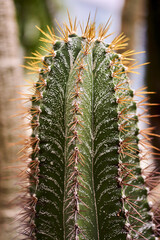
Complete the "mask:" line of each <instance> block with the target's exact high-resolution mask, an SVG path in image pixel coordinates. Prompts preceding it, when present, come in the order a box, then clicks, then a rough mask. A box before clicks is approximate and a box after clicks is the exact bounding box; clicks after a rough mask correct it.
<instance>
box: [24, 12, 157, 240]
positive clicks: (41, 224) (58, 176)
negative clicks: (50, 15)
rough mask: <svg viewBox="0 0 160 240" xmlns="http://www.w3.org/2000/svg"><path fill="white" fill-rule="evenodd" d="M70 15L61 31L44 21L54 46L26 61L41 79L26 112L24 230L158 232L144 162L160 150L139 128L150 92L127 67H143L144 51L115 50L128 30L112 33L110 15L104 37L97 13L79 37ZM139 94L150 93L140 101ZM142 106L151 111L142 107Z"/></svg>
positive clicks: (46, 235) (124, 235)
mask: <svg viewBox="0 0 160 240" xmlns="http://www.w3.org/2000/svg"><path fill="white" fill-rule="evenodd" d="M68 17H69V25H67V24H66V23H64V24H63V27H61V26H60V25H59V24H58V25H59V32H60V35H61V36H60V37H56V36H55V34H54V31H53V29H51V28H49V27H48V26H47V29H48V30H47V32H44V31H43V30H41V29H40V28H38V27H37V28H38V29H39V30H40V31H41V33H42V34H43V37H42V38H41V39H40V41H43V42H44V43H45V44H46V47H42V48H41V49H42V50H44V51H45V52H47V54H46V55H45V56H42V55H41V54H40V53H39V52H38V51H37V52H35V53H33V56H32V57H27V58H28V59H30V60H29V62H28V64H27V66H25V68H27V69H29V70H30V73H31V74H35V73H37V74H38V75H39V79H38V81H37V82H36V83H35V84H34V85H33V87H32V94H31V95H29V98H28V96H27V99H29V100H31V103H32V104H31V106H30V107H26V108H25V111H24V112H23V114H24V115H25V116H26V114H27V116H29V125H30V126H31V129H32V134H31V136H30V137H29V138H28V139H27V140H26V139H25V141H24V146H23V149H22V151H21V152H22V156H21V157H20V158H21V160H22V161H25V162H27V170H26V169H25V171H23V176H22V180H23V181H24V184H25V185H27V188H25V189H27V191H25V194H24V196H23V198H21V199H23V201H22V200H21V201H22V203H23V204H22V205H23V209H24V212H23V213H22V219H23V224H22V225H23V226H22V232H23V234H24V235H25V236H26V238H25V239H34V240H35V239H38V240H40V239H43V240H61V239H66V240H71V239H75V240H78V239H79V240H80V239H87V240H98V239H101V240H102V239H104V240H105V239H107V240H108V239H112V240H117V239H121V240H123V239H148V240H154V239H156V236H158V234H159V233H158V228H157V226H156V223H157V221H158V220H157V219H158V217H157V216H156V213H157V212H158V210H156V211H155V209H154V208H151V207H152V206H151V205H152V202H149V204H148V202H147V196H148V192H149V190H148V188H147V187H146V186H147V184H148V183H149V180H150V179H151V180H152V182H154V183H155V180H154V177H153V174H146V172H147V171H144V170H141V168H140V161H141V160H145V159H147V154H148V151H149V154H150V153H151V152H152V150H153V149H155V148H154V147H153V146H152V145H151V143H150V139H149V136H154V134H153V133H151V128H147V129H144V130H141V131H140V130H139V128H138V121H140V120H144V117H145V115H146V109H145V108H144V106H145V105H147V103H146V100H147V99H146V97H145V94H147V92H146V88H141V89H139V90H137V91H136V92H135V93H134V92H133V91H132V90H131V88H130V86H129V78H128V75H127V73H128V72H135V69H136V68H138V67H140V66H141V65H137V64H136V63H132V60H133V59H132V58H131V55H134V54H137V53H135V52H134V51H132V50H127V51H125V52H123V53H122V54H118V53H117V52H116V51H117V50H119V49H125V48H126V46H127V41H128V39H127V38H126V37H125V36H124V35H123V34H120V35H119V36H117V37H115V38H114V40H113V41H112V42H111V43H110V44H107V43H105V42H104V40H105V39H107V37H108V36H110V34H109V33H108V30H109V27H110V20H109V21H108V22H107V24H106V25H100V26H99V27H98V37H96V29H95V21H93V22H92V21H91V20H90V16H89V18H88V21H87V24H86V26H85V27H83V26H81V25H80V27H81V31H82V36H80V37H79V36H78V35H77V34H76V30H77V21H76V19H75V21H74V23H73V22H72V20H71V17H70V15H69V14H68ZM135 95H136V96H141V97H142V98H143V99H142V100H141V101H140V102H138V103H137V102H136V101H135V100H134V96H135ZM137 107H140V108H141V109H142V110H143V111H144V114H141V115H137V113H136V110H137ZM146 117H147V115H146ZM148 117H149V116H148ZM140 134H141V136H142V137H143V138H141V139H140V137H139V136H140ZM142 148H143V150H144V151H143V152H142V151H141V149H142ZM148 149H149V150H148ZM156 150H157V151H158V149H156ZM146 169H147V168H146ZM144 172H145V173H144ZM144 174H146V176H144ZM155 175H156V174H155ZM155 175H154V176H155ZM145 178H147V181H145V182H144V179H145ZM28 183H29V186H28ZM148 185H149V184H148ZM153 185H154V184H153ZM151 188H152V187H151ZM150 190H151V189H150ZM149 205H150V206H149ZM24 226H25V228H24ZM23 239H24V238H23Z"/></svg>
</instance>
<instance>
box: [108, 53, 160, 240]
mask: <svg viewBox="0 0 160 240" xmlns="http://www.w3.org/2000/svg"><path fill="white" fill-rule="evenodd" d="M107 52H109V51H108V50H107ZM131 53H132V55H133V53H134V52H133V51H131ZM129 55H130V51H126V52H124V53H123V54H122V55H118V58H115V59H114V62H111V64H110V65H111V66H112V67H113V74H112V77H113V78H114V79H115V80H114V82H115V93H116V96H117V103H118V118H119V131H120V142H119V150H118V153H119V165H118V179H117V180H118V184H119V185H120V187H121V189H122V199H121V201H122V204H123V211H124V214H125V217H126V224H125V227H126V230H127V231H128V234H127V239H134V237H133V236H134V235H135V234H136V235H137V236H140V237H142V239H147V238H145V237H144V236H143V234H142V233H141V232H139V231H137V230H136V228H137V227H138V228H140V226H143V225H144V224H145V223H144V222H143V217H142V216H141V214H140V213H139V208H140V206H138V205H139V203H138V202H139V201H140V200H138V199H137V198H136V197H135V196H134V194H133V196H131V195H129V196H126V194H125V187H124V186H132V187H133V188H137V189H142V190H144V191H146V193H148V191H149V190H148V188H147V187H145V188H144V180H143V178H142V177H141V179H139V177H138V175H136V174H137V171H138V173H139V174H141V171H142V170H141V169H140V164H139V163H138V162H137V160H138V161H139V159H140V160H143V161H145V160H146V154H148V155H149V154H151V152H149V151H148V152H147V153H146V151H147V149H146V147H150V148H153V149H154V147H153V146H152V145H151V144H150V143H149V141H150V138H149V136H156V137H159V135H157V134H154V133H151V130H152V128H146V129H144V130H141V131H139V129H138V126H137V123H138V121H140V120H141V118H142V121H144V117H145V118H147V117H151V116H149V115H147V116H144V114H145V113H146V111H147V110H146V109H144V107H143V106H146V105H150V104H148V103H147V102H146V101H147V100H148V98H146V97H144V95H145V94H153V92H147V91H145V90H146V88H141V89H139V90H138V91H137V92H135V95H136V96H140V97H143V98H144V99H143V100H142V101H139V102H138V103H137V104H136V102H135V101H134V100H133V97H134V93H133V91H132V90H131V89H130V88H129V85H128V78H124V74H126V73H127V72H133V69H135V68H136V66H135V65H134V64H130V66H129V67H124V65H122V66H121V65H120V64H121V63H123V61H122V60H124V56H125V61H126V60H127V61H128V59H127V58H126V57H127V56H129ZM129 60H133V59H129ZM118 64H119V68H117V69H116V67H117V65H118ZM139 66H140V65H138V67H139ZM153 105H156V104H153ZM137 107H141V108H142V109H143V111H144V112H143V114H140V115H138V116H137V115H136V108H137ZM143 116H144V117H143ZM155 117H156V116H155ZM145 122H146V121H145ZM147 123H148V122H147ZM134 125H135V126H137V129H135V131H136V132H135V133H133V136H132V137H129V136H127V135H130V133H131V131H133V130H132V126H134ZM128 133H129V134H128ZM138 135H141V136H142V137H143V139H141V140H139V138H138ZM147 135H148V136H147ZM137 144H138V145H137ZM144 144H145V145H144ZM141 145H143V147H145V154H143V155H142V154H141V152H143V151H141V150H140V146H141ZM156 150H157V151H159V149H156ZM152 154H155V153H152ZM140 155H141V156H140ZM126 156H127V157H130V158H131V159H135V160H134V162H135V163H134V164H133V163H132V162H130V163H129V162H125V161H124V159H125V157H126ZM136 159H137V160H136ZM148 167H150V166H148ZM152 171H153V170H152ZM143 173H144V174H146V169H144V170H143ZM152 173H153V172H152ZM157 175H158V174H157ZM142 176H144V175H142ZM157 177H158V176H156V179H155V180H154V179H153V176H148V182H149V183H153V185H154V187H155V185H156V180H157ZM144 178H145V177H144ZM137 179H139V183H140V185H139V184H137V185H136V184H134V181H135V182H136V180H137ZM132 182H133V183H132ZM145 182H146V181H145ZM146 185H147V184H146ZM149 189H151V187H150V188H149ZM146 195H147V194H146ZM126 205H128V206H127V207H126ZM149 205H150V207H152V206H151V204H150V202H149ZM142 212H143V211H142ZM155 213H157V210H156V212H155ZM148 214H149V215H151V216H152V222H150V227H151V228H152V230H153V232H154V233H155V234H156V236H159V230H158V224H157V222H158V221H157V219H156V218H157V217H156V214H153V212H149V213H148ZM131 219H132V220H134V222H133V221H131ZM148 219H149V218H148ZM150 220H151V219H150ZM131 222H132V224H131ZM155 223H156V224H155Z"/></svg>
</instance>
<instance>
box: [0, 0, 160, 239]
mask: <svg viewBox="0 0 160 240" xmlns="http://www.w3.org/2000/svg"><path fill="white" fill-rule="evenodd" d="M67 9H68V10H69V12H70V15H71V17H72V19H74V18H75V17H77V18H78V20H79V21H80V22H81V23H83V22H84V23H85V22H86V19H87V18H88V14H89V13H91V16H92V17H93V18H94V15H95V12H97V14H96V24H97V26H98V25H99V24H100V23H105V22H107V20H108V18H109V17H110V16H111V19H112V26H111V29H110V33H111V32H115V34H114V35H113V36H111V37H109V38H108V39H107V41H108V42H111V41H112V40H113V38H114V37H115V36H116V35H117V34H119V33H121V32H124V34H126V35H127V36H128V37H129V39H130V41H129V44H128V49H135V50H136V51H138V52H139V51H146V53H143V54H139V55H135V56H136V59H137V61H139V63H140V64H141V63H143V62H146V61H147V62H148V61H149V62H150V64H149V65H147V66H143V67H141V68H140V69H139V70H138V71H139V73H140V74H139V75H136V76H135V75H134V76H132V75H131V76H130V77H131V80H132V81H131V84H132V87H133V88H135V89H138V88H141V87H143V86H148V90H149V91H156V94H153V95H151V96H150V99H149V100H148V101H150V102H151V103H160V75H159V74H160V73H159V70H160V69H159V68H160V57H159V56H160V1H159V0H0V240H11V239H16V240H17V239H18V236H17V235H16V224H17V223H16V222H15V221H14V219H15V217H16V215H17V212H18V210H19V209H18V206H16V205H15V202H14V201H13V200H12V199H13V198H14V197H15V196H16V194H17V182H16V173H15V168H14V165H15V162H16V158H17V151H18V147H17V146H16V147H11V142H16V141H18V140H17V139H19V137H18V136H19V135H23V134H24V131H23V129H18V130H16V128H17V126H18V125H17V122H18V124H19V123H20V122H21V121H22V124H23V119H21V118H20V119H19V120H18V121H17V118H12V117H11V116H12V115H15V114H16V113H17V109H18V107H19V105H20V101H12V100H11V99H15V98H18V97H19V96H18V92H19V91H20V90H19V89H21V88H23V87H21V86H23V85H24V84H25V83H24V79H25V78H27V79H28V78H29V76H27V77H26V73H25V71H24V70H23V69H22V68H21V67H20V65H21V64H23V63H24V56H29V55H31V52H34V51H35V50H37V49H38V48H39V46H40V45H42V43H41V42H39V41H38V39H39V38H40V36H41V33H40V32H39V31H38V30H37V29H36V28H35V25H37V26H39V27H40V28H41V29H43V30H44V31H45V30H46V25H49V26H53V27H54V29H55V32H56V34H57V35H58V31H57V30H56V27H57V24H56V21H55V19H57V20H58V22H59V23H62V22H63V21H68V20H67ZM17 86H18V87H17ZM23 90H24V91H25V88H23ZM149 112H150V114H152V115H160V106H153V107H152V108H151V109H149ZM149 121H150V126H155V129H154V132H156V133H159V134H160V128H159V126H160V117H156V118H150V119H149ZM152 141H153V144H154V145H155V146H156V147H157V148H160V139H159V138H158V137H157V138H153V139H152ZM154 161H155V164H156V166H157V172H160V162H159V160H158V159H157V160H154ZM13 176H15V177H13ZM16 218H17V217H16Z"/></svg>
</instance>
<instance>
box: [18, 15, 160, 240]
mask: <svg viewBox="0 0 160 240" xmlns="http://www.w3.org/2000/svg"><path fill="white" fill-rule="evenodd" d="M69 22H70V27H68V26H67V25H66V24H64V26H65V29H62V30H61V35H62V37H61V38H60V39H61V40H63V41H64V42H68V37H69V35H71V34H73V33H74V32H75V31H76V28H77V27H76V21H75V23H74V25H73V24H72V22H71V19H70V17H69ZM89 22H90V20H88V23H87V25H86V28H85V29H84V28H82V27H81V29H82V37H83V38H87V39H88V42H90V41H91V40H92V41H93V40H94V38H95V24H94V23H92V24H90V23H89ZM40 31H41V32H42V33H43V34H44V36H45V37H46V38H41V41H43V42H45V43H49V44H50V43H51V44H54V43H55V41H56V37H55V35H54V33H53V32H52V31H51V29H50V28H49V27H48V31H49V33H45V32H44V31H42V30H41V29H40ZM107 32H108V25H106V27H103V26H101V27H100V28H99V36H98V39H97V40H98V41H102V40H104V39H105V38H106V37H105V35H106V33H107ZM126 41H127V39H126V38H125V36H124V35H122V34H121V35H120V36H117V37H116V38H115V39H114V40H113V41H112V43H111V44H109V46H108V48H107V50H106V52H107V53H109V52H112V51H113V50H119V49H124V48H125V47H126V45H127V43H126ZM43 50H45V51H47V52H48V51H49V52H50V55H47V56H46V58H47V57H50V56H52V57H54V56H55V52H54V50H53V49H48V47H47V48H43ZM133 54H136V53H134V52H133V51H126V52H124V53H123V54H121V55H118V56H119V60H118V64H119V61H120V62H122V63H124V64H128V62H129V61H130V60H132V59H130V56H131V55H133ZM31 59H32V60H33V61H31V62H29V63H28V65H29V66H25V67H26V68H27V69H28V70H30V71H31V73H39V76H40V78H39V81H38V82H37V83H36V84H35V85H34V88H33V89H34V93H33V94H31V95H29V96H27V98H26V96H25V99H27V101H29V100H31V101H32V102H33V105H32V107H31V108H29V109H28V108H26V109H27V110H26V109H25V111H24V112H23V113H22V114H24V115H26V114H29V116H31V122H30V126H31V128H32V130H33V133H32V136H31V137H30V138H29V140H25V141H21V142H20V143H22V144H23V145H24V147H23V148H22V150H21V151H20V152H21V153H22V156H21V157H20V159H21V160H23V159H24V160H25V162H26V159H27V163H28V169H27V170H25V171H23V178H25V177H24V175H25V176H27V179H26V178H25V180H24V182H25V184H26V183H27V182H28V179H29V182H30V185H31V188H33V189H34V190H31V189H30V187H27V189H28V190H27V194H26V202H25V203H24V206H25V207H24V213H22V215H23V216H22V218H23V219H25V220H26V219H27V222H26V226H25V229H26V230H25V231H24V232H23V234H24V235H25V236H27V237H26V239H36V237H35V235H34V232H35V225H34V223H33V219H34V217H35V205H36V203H37V198H36V196H35V191H36V187H37V185H38V175H39V168H38V165H39V161H38V157H37V155H38V152H39V138H38V135H37V129H38V126H39V121H38V120H39V114H40V111H41V110H40V107H39V102H40V101H41V99H42V97H43V90H44V88H45V86H46V81H45V79H44V74H46V73H48V72H49V71H50V67H49V66H48V64H47V63H46V62H45V61H44V57H43V56H42V55H41V54H39V52H36V53H35V54H33V57H31ZM39 63H42V66H43V67H42V68H40V67H39ZM116 64H117V63H116V61H115V59H113V61H112V62H111V63H110V66H111V67H113V66H114V67H115V68H114V71H113V74H112V77H113V78H114V79H116V80H118V81H117V82H116V84H115V92H116V94H117V93H118V92H119V93H122V92H125V91H129V92H130V97H126V96H125V95H124V96H121V97H119V98H117V103H118V104H119V105H121V106H122V105H123V107H122V109H121V110H120V111H119V113H118V117H119V122H120V123H119V131H120V133H122V134H124V133H126V132H127V131H128V128H130V127H131V126H129V125H128V123H133V121H134V122H137V121H138V120H142V121H145V122H146V121H147V120H145V118H149V117H153V116H149V115H146V116H144V115H143V114H141V115H139V116H138V118H137V117H136V116H131V115H128V114H127V107H124V105H125V104H128V103H130V102H133V96H131V95H132V94H133V92H132V91H131V90H129V89H128V87H126V84H128V83H127V81H128V80H127V79H126V82H123V81H121V80H122V75H123V73H124V72H125V73H128V72H135V71H134V69H135V68H137V67H140V65H138V66H135V64H130V65H129V66H128V67H126V68H123V67H122V68H121V67H120V68H117V69H116ZM81 66H82V65H81ZM115 69H116V70H115ZM80 72H82V69H81V68H79V73H78V74H79V75H78V76H77V79H76V87H75V89H74V90H75V91H74V93H73V96H72V98H73V99H75V98H76V99H77V98H79V97H80V95H81V94H80V91H79V90H80V88H79V85H80V84H82V83H83V80H82V76H81V74H80ZM143 90H144V89H142V90H140V91H139V92H137V93H136V94H137V96H139V95H140V96H143V95H144V94H147V93H148V92H147V91H143ZM117 95H118V94H117ZM23 100H24V98H23ZM146 100H148V98H144V99H143V100H142V101H140V102H139V103H137V107H140V108H142V109H143V110H144V114H145V113H146V109H144V108H143V106H146V105H150V104H148V103H146ZM73 106H74V107H73V110H72V113H73V116H74V118H73V122H72V123H71V124H70V126H69V127H70V131H71V132H72V133H73V135H72V136H71V139H70V142H69V144H73V142H74V143H75V148H74V151H73V153H72V155H71V156H70V158H69V164H68V166H71V165H74V166H73V172H72V174H71V175H70V177H69V179H68V182H70V180H73V184H72V191H71V192H72V193H73V195H74V196H73V199H74V211H73V214H74V219H75V229H74V232H73V233H71V234H75V239H76V240H77V239H78V234H79V233H82V231H81V230H80V229H79V227H78V225H77V224H76V219H77V213H78V205H79V201H81V200H80V198H79V196H78V188H79V186H78V185H77V183H78V178H80V175H81V173H80V172H79V171H78V167H77V162H78V161H79V163H80V164H82V165H83V164H84V159H83V155H82V154H81V153H80V152H79V150H78V148H77V147H76V141H79V137H78V134H77V130H76V129H77V127H83V125H82V123H81V122H80V121H79V120H78V115H79V114H80V115H81V114H82V109H80V108H79V105H78V101H74V103H73ZM155 117H156V116H155ZM150 130H151V129H150V128H148V130H141V131H140V132H139V133H140V134H141V135H142V136H143V137H144V139H143V140H141V141H139V144H141V145H142V146H143V147H144V148H145V149H146V151H148V150H147V148H148V147H149V148H150V150H149V151H148V154H152V155H159V153H155V152H153V151H152V150H156V151H159V149H156V148H155V147H153V146H152V145H151V144H150V143H149V142H148V141H149V140H150V139H149V136H157V135H156V134H153V133H151V131H150ZM158 137H159V136H158ZM131 140H132V139H129V138H128V139H125V140H123V141H120V147H119V154H120V158H121V157H122V158H123V157H124V155H127V156H130V157H132V158H137V154H139V152H140V150H139V149H137V148H135V147H134V142H132V141H131ZM28 156H29V158H28ZM145 157H146V153H145V154H143V155H142V156H141V159H142V160H144V159H145ZM76 159H77V160H76ZM130 166H131V164H130ZM132 167H133V166H132ZM133 171H134V170H130V167H129V164H128V165H127V163H126V164H125V163H122V161H121V160H120V161H119V166H118V174H119V177H118V183H119V184H120V186H121V187H122V189H123V185H129V184H128V183H127V181H124V180H125V178H127V179H129V178H134V177H135V176H134V174H133ZM144 172H146V169H145V170H144ZM158 174H159V173H157V174H155V176H154V177H153V174H152V173H150V174H148V175H147V177H146V178H145V182H146V185H147V186H149V187H150V189H152V188H153V187H155V186H156V179H157V177H158ZM151 184H152V185H151ZM33 186H34V187H33ZM134 187H138V186H134ZM122 192H123V190H122ZM29 195H30V196H29ZM27 199H28V200H27ZM69 199H70V198H68V200H69ZM134 200H135V199H131V198H129V197H126V195H125V194H122V203H123V205H124V203H126V202H127V203H128V204H129V205H130V207H131V209H132V210H133V211H132V214H133V212H135V213H136V214H138V210H136V204H135V203H133V201H134ZM150 205H151V203H150ZM151 207H152V206H151ZM158 209H159V208H156V209H154V208H153V211H154V213H153V214H151V215H152V216H153V222H154V223H155V224H156V226H154V227H153V228H154V231H155V233H156V235H157V236H158V235H159V210H158ZM125 214H126V215H127V214H129V213H128V212H127V211H126V212H125ZM138 215H139V214H138ZM28 218H29V221H28ZM137 221H138V223H140V222H141V223H142V221H141V220H137ZM126 228H127V230H128V235H127V237H128V239H132V237H131V234H130V232H131V231H135V232H136V230H135V229H133V227H132V226H129V225H128V224H127V223H126ZM82 234H83V233H82ZM138 234H139V235H140V236H141V237H142V238H143V239H145V237H143V236H142V235H141V234H140V233H138ZM84 237H85V236H84Z"/></svg>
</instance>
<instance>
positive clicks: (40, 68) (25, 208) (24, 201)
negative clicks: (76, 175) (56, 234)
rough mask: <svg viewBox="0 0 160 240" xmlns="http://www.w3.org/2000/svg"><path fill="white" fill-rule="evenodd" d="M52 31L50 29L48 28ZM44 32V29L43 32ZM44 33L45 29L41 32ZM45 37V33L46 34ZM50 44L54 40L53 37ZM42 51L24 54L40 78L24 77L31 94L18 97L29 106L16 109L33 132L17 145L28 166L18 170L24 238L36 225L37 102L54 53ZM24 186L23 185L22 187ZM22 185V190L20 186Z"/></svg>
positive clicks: (32, 235) (32, 233)
mask: <svg viewBox="0 0 160 240" xmlns="http://www.w3.org/2000/svg"><path fill="white" fill-rule="evenodd" d="M48 29H49V31H50V32H51V30H50V28H48ZM42 32H43V31H42ZM43 33H44V32H43ZM45 36H46V37H48V36H49V35H48V34H45ZM52 43H55V42H54V40H53V42H52ZM43 50H45V51H47V52H48V51H49V52H50V54H49V55H47V56H45V57H44V56H42V55H41V54H40V53H39V52H38V51H36V52H35V53H33V56H32V57H26V58H27V59H31V61H29V62H28V65H27V66H23V67H25V68H26V69H27V70H29V71H30V72H29V74H35V73H37V74H39V80H38V81H37V82H36V83H32V82H30V81H28V80H26V81H27V82H28V83H29V86H31V87H30V88H29V90H30V92H31V94H23V93H20V94H21V95H24V96H23V97H21V98H19V100H22V101H23V102H24V104H26V103H27V105H28V102H31V103H32V104H31V106H30V107H28V106H27V107H24V106H22V110H21V111H19V112H18V114H16V115H21V116H22V117H23V118H25V121H26V120H27V123H25V124H23V125H22V126H20V127H23V128H25V129H26V130H28V129H31V130H32V134H31V136H30V137H26V138H24V139H22V140H21V141H20V142H18V144H21V145H23V147H22V149H21V150H20V151H19V154H21V155H20V157H19V160H20V161H23V162H24V163H25V166H26V165H27V169H26V168H24V169H22V171H21V172H20V174H19V176H20V178H21V186H22V190H24V194H23V195H22V196H21V197H20V204H21V205H22V211H21V213H20V217H19V218H18V220H19V221H23V224H21V228H22V230H21V232H20V234H22V235H24V236H25V238H23V239H32V240H35V239H37V238H36V225H35V221H34V220H35V216H36V204H37V201H38V199H37V197H36V190H37V187H38V183H39V163H40V162H39V159H38V153H39V151H40V148H39V142H40V139H39V136H38V127H39V117H40V113H41V108H40V103H41V101H42V99H43V92H44V90H45V88H46V86H47V82H46V75H47V74H48V73H49V72H50V69H51V66H50V62H49V58H54V57H55V56H56V53H55V51H54V50H53V49H51V50H48V48H47V49H45V48H43ZM23 185H24V186H25V187H24V186H23ZM23 188H24V189H23Z"/></svg>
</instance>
